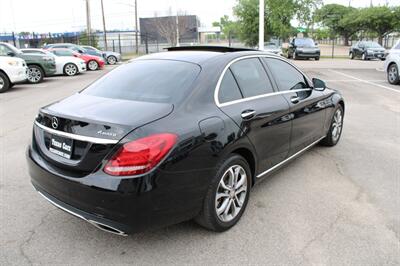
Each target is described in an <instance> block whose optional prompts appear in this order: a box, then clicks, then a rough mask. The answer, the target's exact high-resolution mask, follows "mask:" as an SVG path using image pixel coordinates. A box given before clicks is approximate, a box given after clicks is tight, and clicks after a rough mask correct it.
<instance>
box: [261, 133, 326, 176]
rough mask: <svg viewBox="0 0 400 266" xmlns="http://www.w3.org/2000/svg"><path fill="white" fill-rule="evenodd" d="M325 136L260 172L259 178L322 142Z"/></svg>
mask: <svg viewBox="0 0 400 266" xmlns="http://www.w3.org/2000/svg"><path fill="white" fill-rule="evenodd" d="M324 138H325V136H324V137H321V138H319V139H318V140H316V141H314V142H313V143H311V144H310V145H308V146H307V147H305V148H304V149H302V150H300V151H298V152H296V153H295V154H293V155H292V156H290V157H288V158H286V159H285V160H283V161H282V162H280V163H278V164H276V165H274V166H272V167H271V168H269V169H268V170H266V171H264V172H262V173H261V174H258V175H257V178H260V177H262V176H263V175H266V174H268V173H269V172H271V171H272V170H274V169H276V168H278V167H279V166H281V165H283V164H285V163H286V162H288V161H290V160H291V159H294V158H295V157H297V156H298V155H300V154H301V153H303V152H305V151H306V150H308V149H309V148H311V147H312V146H314V145H315V144H317V143H318V142H320V141H321V140H322V139H324Z"/></svg>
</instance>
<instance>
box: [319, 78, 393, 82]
mask: <svg viewBox="0 0 400 266" xmlns="http://www.w3.org/2000/svg"><path fill="white" fill-rule="evenodd" d="M324 81H325V82H358V80H355V79H324ZM366 81H369V82H385V81H386V80H384V79H369V80H366Z"/></svg>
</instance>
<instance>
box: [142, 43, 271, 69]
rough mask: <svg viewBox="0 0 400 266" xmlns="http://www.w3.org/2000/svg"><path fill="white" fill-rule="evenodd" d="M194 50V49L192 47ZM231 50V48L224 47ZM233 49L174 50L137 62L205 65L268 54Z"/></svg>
mask: <svg viewBox="0 0 400 266" xmlns="http://www.w3.org/2000/svg"><path fill="white" fill-rule="evenodd" d="M192 48H193V47H192ZM224 48H229V47H224ZM235 49H236V48H233V49H226V50H225V51H224V49H221V51H210V50H208V49H205V50H202V49H201V48H197V47H196V48H195V49H192V50H191V49H176V50H175V49H173V50H174V51H170V52H161V53H154V54H149V55H145V56H141V57H139V58H138V59H136V60H146V59H162V60H179V61H186V62H190V63H195V64H199V65H201V64H203V63H205V62H207V61H209V60H211V59H214V58H217V57H222V56H226V58H227V59H228V58H234V57H240V56H245V55H257V54H268V55H270V53H266V52H262V51H259V50H253V49H245V48H239V49H238V50H235Z"/></svg>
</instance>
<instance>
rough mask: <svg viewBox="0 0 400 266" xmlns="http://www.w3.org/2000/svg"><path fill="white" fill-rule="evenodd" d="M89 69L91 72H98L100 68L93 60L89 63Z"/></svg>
mask: <svg viewBox="0 0 400 266" xmlns="http://www.w3.org/2000/svg"><path fill="white" fill-rule="evenodd" d="M88 67H89V69H90V70H96V69H97V68H98V64H97V62H96V61H94V60H92V61H90V62H89V64H88Z"/></svg>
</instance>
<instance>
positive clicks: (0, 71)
mask: <svg viewBox="0 0 400 266" xmlns="http://www.w3.org/2000/svg"><path fill="white" fill-rule="evenodd" d="M0 73H3V74H4V75H5V76H6V78H7V79H8V82H10V84H11V83H12V82H11V80H10V77H9V76H8V75H7V73H6V72H5V71H4V70H3V69H0Z"/></svg>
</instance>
